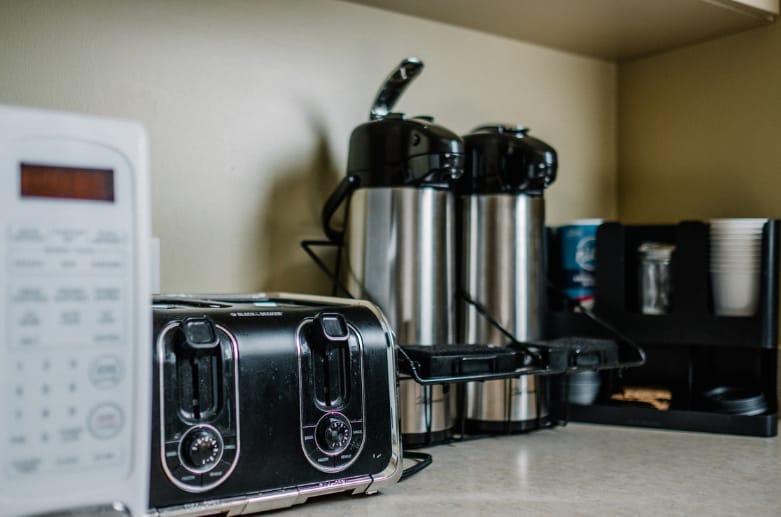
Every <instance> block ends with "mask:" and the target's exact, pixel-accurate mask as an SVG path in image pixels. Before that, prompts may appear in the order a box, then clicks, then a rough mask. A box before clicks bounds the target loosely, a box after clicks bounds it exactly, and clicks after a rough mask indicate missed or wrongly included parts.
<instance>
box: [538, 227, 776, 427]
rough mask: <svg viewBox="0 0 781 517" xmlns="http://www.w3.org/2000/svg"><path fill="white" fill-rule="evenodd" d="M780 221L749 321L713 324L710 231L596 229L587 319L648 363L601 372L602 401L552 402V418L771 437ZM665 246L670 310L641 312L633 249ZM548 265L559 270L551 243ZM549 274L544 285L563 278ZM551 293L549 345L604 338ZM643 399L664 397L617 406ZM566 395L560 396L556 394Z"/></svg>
mask: <svg viewBox="0 0 781 517" xmlns="http://www.w3.org/2000/svg"><path fill="white" fill-rule="evenodd" d="M778 238H779V221H777V220H773V219H770V220H768V221H767V222H766V223H765V224H764V228H763V230H762V242H761V252H760V260H759V294H758V303H757V308H756V310H755V311H754V313H753V315H748V316H718V315H716V311H715V310H714V294H713V291H714V290H713V287H712V282H711V279H710V275H709V271H708V263H709V257H710V248H711V243H710V238H709V225H708V223H705V222H699V221H684V222H680V223H678V224H670V225H622V224H619V223H615V222H610V223H605V224H602V225H601V226H600V227H599V228H598V230H597V236H596V271H595V280H596V283H595V292H594V305H593V308H592V313H593V315H595V316H596V317H597V318H599V319H600V320H602V321H605V322H609V324H610V325H611V326H612V327H613V328H614V329H615V330H616V331H618V332H619V333H621V334H622V335H624V336H626V337H627V338H628V339H631V340H632V341H634V342H635V343H636V344H638V345H639V346H641V347H642V348H643V349H644V350H645V352H646V363H645V364H644V365H642V366H640V367H638V368H632V369H626V370H620V371H618V370H616V371H611V372H607V371H605V372H601V373H600V377H599V381H600V383H599V392H598V394H597V395H596V398H595V400H593V402H592V401H588V403H574V402H573V401H567V400H566V399H567V395H569V394H571V392H568V393H566V394H565V395H563V396H560V397H558V400H554V401H553V402H552V404H553V408H554V410H553V411H554V413H557V414H559V415H563V416H562V418H566V419H569V420H573V421H579V422H591V423H604V424H616V425H629V426H639V427H656V428H665V429H678V430H687V431H700V432H713V433H726V434H737V435H748V436H775V435H776V434H777V418H778V401H777V395H776V393H777V386H778V384H777V338H778V320H777V312H778V262H779V245H778ZM648 241H655V242H666V243H672V244H674V246H675V251H674V252H673V254H672V260H671V261H670V266H671V272H672V277H671V282H672V284H671V288H672V289H671V290H672V303H671V305H670V307H669V310H668V311H666V313H664V314H644V313H643V312H642V311H641V310H640V306H639V304H640V301H639V299H640V296H639V294H640V293H639V289H640V287H639V281H638V273H637V272H638V267H639V260H640V258H639V255H638V252H637V250H638V248H639V246H640V245H641V244H642V243H643V242H648ZM549 242H550V243H551V247H550V250H549V263H550V264H556V263H558V262H557V261H558V260H559V257H558V255H559V253H560V249H558V247H557V245H556V243H557V240H556V239H555V238H550V239H549ZM555 271H556V268H552V269H551V278H550V280H551V285H552V286H556V285H557V284H558V283H559V282H561V278H557V277H556V273H555ZM568 305H571V304H569V303H568V301H567V300H566V299H565V298H564V297H563V296H562V295H561V294H560V293H559V291H558V290H557V289H555V288H552V289H551V292H550V295H549V311H548V314H547V318H546V335H547V336H549V337H551V336H553V337H555V336H565V335H585V336H593V337H606V336H607V335H608V334H607V333H606V331H605V329H604V327H602V326H600V325H597V324H595V323H594V321H593V320H592V319H591V318H589V317H587V316H586V315H584V314H583V313H582V312H578V310H577V309H575V310H573V307H571V306H568ZM632 390H634V391H635V392H641V393H642V392H644V393H645V394H646V395H650V397H651V398H653V397H663V398H664V399H666V400H665V401H664V402H665V404H663V405H661V406H659V405H657V406H656V407H655V406H654V405H652V404H649V403H647V402H648V401H646V402H645V403H643V402H637V401H635V402H630V401H627V400H615V399H616V398H622V397H620V396H616V394H621V393H626V392H627V391H632ZM562 391H563V390H560V392H562Z"/></svg>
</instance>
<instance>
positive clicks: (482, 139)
mask: <svg viewBox="0 0 781 517" xmlns="http://www.w3.org/2000/svg"><path fill="white" fill-rule="evenodd" d="M464 146H465V149H466V156H465V162H464V175H463V176H462V177H461V179H460V180H459V181H458V183H457V189H458V192H459V193H460V194H466V195H468V194H500V193H509V194H518V193H525V194H530V195H542V193H543V191H544V190H545V188H547V187H548V185H550V184H551V183H553V181H554V180H555V179H556V170H557V169H558V160H557V157H556V151H555V150H554V149H553V147H551V146H549V145H548V144H546V143H545V142H543V141H542V140H538V139H536V138H534V137H531V136H529V129H528V128H526V127H523V126H512V125H503V124H490V125H484V126H480V127H478V128H475V129H474V130H473V131H472V132H471V133H469V134H468V135H465V136H464Z"/></svg>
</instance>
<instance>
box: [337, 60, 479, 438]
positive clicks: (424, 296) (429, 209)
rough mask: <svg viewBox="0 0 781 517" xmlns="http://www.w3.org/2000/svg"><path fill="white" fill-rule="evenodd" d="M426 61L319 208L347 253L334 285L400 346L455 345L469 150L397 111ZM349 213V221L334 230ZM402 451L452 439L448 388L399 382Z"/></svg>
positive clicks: (385, 103)
mask: <svg viewBox="0 0 781 517" xmlns="http://www.w3.org/2000/svg"><path fill="white" fill-rule="evenodd" d="M422 68H423V63H422V62H421V61H420V60H418V59H416V58H408V59H405V60H404V61H402V62H401V64H400V65H399V66H398V67H397V68H396V69H395V70H394V71H393V72H392V73H391V74H390V75H389V76H388V78H387V79H386V80H385V82H384V84H383V85H382V87H381V88H380V90H379V93H378V94H377V98H376V100H375V102H374V105H373V106H372V109H371V115H370V118H371V120H370V121H369V122H366V123H364V124H361V125H360V126H358V127H356V128H355V130H354V131H353V132H352V135H351V137H350V147H349V156H348V160H347V175H346V176H345V177H344V178H343V179H342V181H341V182H340V183H339V185H338V186H337V187H336V189H335V190H334V192H333V193H332V194H331V196H330V198H329V199H328V200H327V201H326V204H325V206H324V209H323V214H322V219H323V230H324V231H325V234H326V235H327V236H328V238H329V240H330V241H331V242H333V243H336V244H339V245H341V246H342V252H341V254H340V255H341V258H340V262H339V272H338V277H339V279H340V280H341V282H342V284H343V286H344V287H346V289H347V291H349V293H350V294H351V295H352V296H355V297H358V298H365V299H368V300H371V301H372V302H374V303H376V304H377V305H378V306H379V307H380V308H381V309H382V310H383V312H384V313H385V314H386V316H387V317H388V319H389V321H390V324H391V326H392V327H393V330H394V332H395V333H396V337H397V338H398V342H399V344H400V345H443V344H450V343H453V342H454V341H455V330H456V329H455V278H456V275H455V267H454V258H455V253H456V248H455V204H454V196H453V190H452V184H453V182H454V181H455V180H456V179H458V178H459V177H460V176H461V174H462V173H463V160H464V144H463V141H462V140H461V138H460V137H459V136H458V135H457V134H455V133H454V132H452V131H450V130H448V129H446V128H444V127H442V126H440V125H437V124H435V123H434V122H433V119H432V118H431V117H412V118H409V117H406V116H405V115H404V114H403V113H396V112H393V111H392V109H393V106H394V104H395V103H396V101H397V100H398V98H399V97H400V95H401V94H402V92H403V91H404V90H405V89H406V87H407V86H408V85H409V83H410V82H411V81H412V80H413V79H414V78H415V77H417V75H418V74H419V73H420V72H421V70H422ZM341 207H344V213H345V223H344V227H343V228H341V229H337V228H334V226H333V223H332V219H333V216H334V214H335V213H336V212H337V211H338V210H339V209H340V208H341ZM400 400H401V411H402V415H401V425H402V436H403V438H404V441H405V443H407V444H415V443H435V442H438V441H441V440H443V439H446V438H447V437H449V433H450V430H451V428H452V426H453V422H454V417H455V415H454V414H453V411H452V409H451V404H453V403H454V402H452V401H451V397H450V389H449V387H448V386H446V385H435V386H420V385H418V384H416V383H415V382H414V381H412V380H411V379H408V378H403V379H402V380H401V383H400Z"/></svg>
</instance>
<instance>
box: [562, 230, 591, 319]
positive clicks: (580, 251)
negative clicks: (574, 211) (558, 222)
mask: <svg viewBox="0 0 781 517" xmlns="http://www.w3.org/2000/svg"><path fill="white" fill-rule="evenodd" d="M600 224H602V220H601V219H578V220H576V221H572V222H571V223H568V224H565V225H563V226H560V227H559V228H558V232H557V233H558V236H559V239H560V245H561V269H562V275H561V278H562V284H563V285H562V287H563V289H564V293H565V294H566V295H567V297H568V298H569V299H570V300H573V301H576V302H578V303H580V304H581V305H583V306H585V307H587V308H591V307H592V306H593V305H594V286H595V285H596V277H595V275H594V273H595V271H596V262H597V228H599V225H600Z"/></svg>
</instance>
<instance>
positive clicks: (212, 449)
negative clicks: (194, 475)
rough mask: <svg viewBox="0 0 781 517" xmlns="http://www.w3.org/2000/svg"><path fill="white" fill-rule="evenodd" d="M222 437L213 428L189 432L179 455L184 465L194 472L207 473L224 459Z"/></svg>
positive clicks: (198, 428)
mask: <svg viewBox="0 0 781 517" xmlns="http://www.w3.org/2000/svg"><path fill="white" fill-rule="evenodd" d="M222 450H223V444H222V437H221V436H220V433H219V432H217V430H216V429H214V428H212V427H205V426H203V427H196V428H193V429H191V430H190V431H188V432H187V434H186V435H185V436H184V438H183V439H182V442H181V447H180V449H179V454H180V457H181V459H182V463H184V466H185V467H187V468H188V469H189V470H191V471H193V472H199V473H203V472H207V471H209V470H211V469H212V468H214V467H215V466H216V465H217V463H219V461H220V459H221V458H222Z"/></svg>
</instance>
